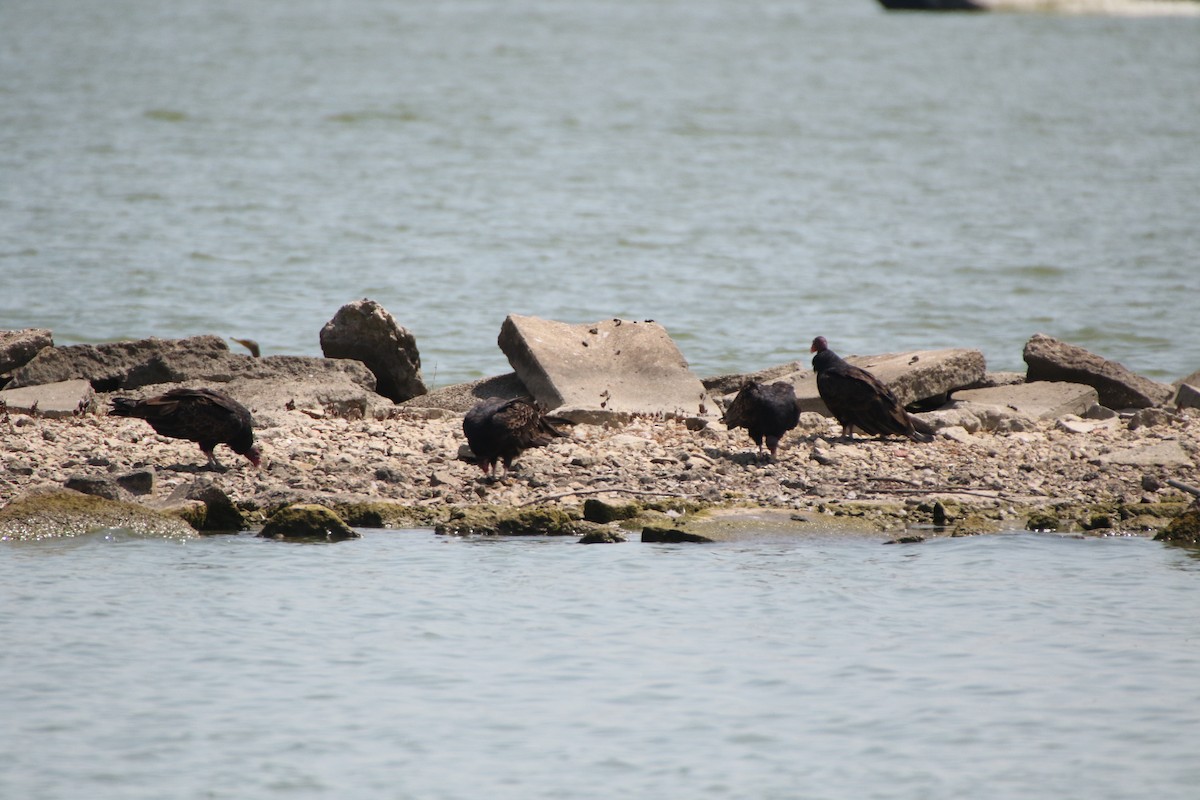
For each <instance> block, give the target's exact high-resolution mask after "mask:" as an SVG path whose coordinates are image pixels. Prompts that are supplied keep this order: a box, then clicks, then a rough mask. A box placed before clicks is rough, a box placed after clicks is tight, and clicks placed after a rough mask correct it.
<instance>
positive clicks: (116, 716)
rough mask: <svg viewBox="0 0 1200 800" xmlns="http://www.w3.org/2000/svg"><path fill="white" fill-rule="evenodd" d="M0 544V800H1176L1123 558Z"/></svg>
mask: <svg viewBox="0 0 1200 800" xmlns="http://www.w3.org/2000/svg"><path fill="white" fill-rule="evenodd" d="M364 534H365V538H363V539H362V540H359V541H355V542H348V543H344V544H340V545H332V546H305V545H288V544H282V543H277V542H267V541H263V540H259V539H255V538H253V537H250V536H238V537H215V538H206V539H200V540H193V541H188V542H186V543H180V542H169V541H160V540H143V539H138V538H130V537H128V536H126V535H122V534H120V533H114V532H110V533H109V534H108V535H104V534H96V535H93V536H89V537H85V538H82V539H76V540H65V541H47V542H41V543H26V544H12V543H9V544H5V545H3V546H2V547H0V601H2V605H3V608H4V609H5V613H4V614H3V615H2V616H0V639H2V640H3V641H4V643H5V644H4V647H3V648H0V670H2V671H3V674H4V675H5V680H4V685H3V688H2V689H0V704H2V706H3V714H2V715H0V718H2V719H3V723H2V727H3V730H4V731H5V740H6V741H7V742H8V745H7V746H6V747H5V748H4V752H3V753H2V754H0V796H4V797H21V798H30V800H57V799H58V798H62V799H63V800H74V798H78V797H88V798H94V799H95V800H107V799H108V798H113V800H117V799H118V798H119V800H137V798H147V799H148V798H161V797H172V798H178V799H179V800H189V799H190V798H244V797H256V798H327V797H328V798H333V797H339V798H340V797H361V798H397V799H399V798H422V799H425V798H447V799H449V798H455V799H457V798H463V799H464V800H466V799H467V798H478V797H494V798H514V800H516V799H517V798H521V799H522V800H524V799H528V798H610V797H630V798H651V797H654V798H659V797H695V798H702V797H703V798H722V797H739V798H744V797H754V798H831V799H833V798H896V799H907V798H911V799H912V800H918V798H919V799H920V800H936V799H938V798H946V799H947V800H950V799H951V798H963V797H988V798H998V799H999V798H1014V799H1015V798H1030V797H1055V798H1083V797H1087V798H1101V799H1103V798H1122V799H1125V798H1133V797H1156V798H1161V799H1162V800H1171V799H1172V798H1180V799H1182V798H1189V799H1190V798H1194V797H1195V787H1196V786H1197V785H1200V767H1198V766H1197V764H1196V761H1195V759H1194V758H1193V755H1194V742H1195V738H1196V734H1197V733H1200V688H1197V685H1196V682H1195V680H1194V676H1195V675H1196V671H1197V669H1198V668H1200V622H1198V621H1197V619H1196V615H1195V614H1194V613H1193V606H1194V604H1193V602H1192V601H1193V599H1194V596H1195V593H1196V591H1197V582H1198V581H1200V561H1197V560H1196V558H1195V556H1194V554H1192V553H1190V552H1188V551H1185V550H1179V549H1173V548H1170V547H1167V546H1164V545H1160V544H1157V543H1154V542H1150V541H1148V540H1143V539H1100V540H1095V539H1089V540H1079V539H1069V538H1058V537H1054V536H1045V535H1034V534H1009V535H997V536H990V537H981V538H968V539H942V540H933V541H930V542H927V543H925V544H922V545H917V546H904V545H901V546H891V547H888V546H883V545H882V544H881V543H880V541H879V540H878V539H875V538H872V537H863V538H860V537H845V536H842V537H835V536H824V535H814V536H810V537H806V538H794V539H778V538H761V539H750V540H747V541H742V542H739V543H730V544H720V545H712V546H707V545H706V546H664V545H644V544H640V543H637V542H630V543H627V544H622V545H610V546H593V547H581V546H578V545H577V544H575V543H574V540H573V539H572V540H566V539H552V540H531V539H518V540H497V539H457V538H449V537H438V536H435V535H434V534H433V533H432V532H429V531H406V532H389V531H364Z"/></svg>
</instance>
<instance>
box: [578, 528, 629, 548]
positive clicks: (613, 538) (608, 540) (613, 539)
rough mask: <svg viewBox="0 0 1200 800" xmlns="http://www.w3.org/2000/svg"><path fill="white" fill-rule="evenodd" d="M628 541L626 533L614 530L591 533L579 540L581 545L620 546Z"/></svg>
mask: <svg viewBox="0 0 1200 800" xmlns="http://www.w3.org/2000/svg"><path fill="white" fill-rule="evenodd" d="M624 541H627V539H626V536H625V534H624V533H622V532H621V531H618V530H613V529H612V528H605V529H603V530H595V531H589V532H587V533H585V534H584V535H583V536H582V537H580V539H579V543H580V544H619V543H621V542H624Z"/></svg>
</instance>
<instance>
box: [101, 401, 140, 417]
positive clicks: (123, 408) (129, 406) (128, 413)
mask: <svg viewBox="0 0 1200 800" xmlns="http://www.w3.org/2000/svg"><path fill="white" fill-rule="evenodd" d="M140 405H141V403H140V401H138V400H134V399H133V398H132V397H114V398H113V399H112V406H111V407H110V408H109V411H108V413H109V414H111V415H113V416H114V417H136V416H139V414H138V413H137V412H138V407H139V406H140Z"/></svg>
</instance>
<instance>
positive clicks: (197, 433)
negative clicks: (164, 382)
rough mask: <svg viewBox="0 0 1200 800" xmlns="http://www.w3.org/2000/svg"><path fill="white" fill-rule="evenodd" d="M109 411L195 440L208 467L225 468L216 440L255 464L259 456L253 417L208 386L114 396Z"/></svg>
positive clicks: (175, 437)
mask: <svg viewBox="0 0 1200 800" xmlns="http://www.w3.org/2000/svg"><path fill="white" fill-rule="evenodd" d="M109 413H111V414H112V415H113V416H117V417H137V418H138V419H144V420H146V422H149V423H150V427H152V428H154V430H155V432H156V433H159V434H162V435H163V436H169V437H170V438H172V439H187V440H189V441H192V442H196V443H198V444H199V445H200V449H201V450H202V451H203V452H204V455H206V456H208V464H207V466H208V467H209V468H211V469H216V470H224V469H225V467H223V466H222V465H221V463H220V462H219V461H217V457H216V456H215V455H213V449H214V448H215V447H216V446H217V445H219V444H227V445H229V447H230V449H231V450H233V452H235V453H237V454H238V455H240V456H245V457H246V458H248V459H249V460H250V463H251V464H253V465H254V466H256V467H257V466H258V465H259V463H260V462H261V459H262V454H261V453H260V452H259V449H258V446H257V445H255V444H254V421H253V419H251V417H250V412H249V411H247V410H246V407H245V406H243V405H242V404H241V403H239V402H238V401H236V400H234V399H233V398H232V397H229V396H228V395H225V394H222V393H221V392H217V391H213V390H212V389H186V388H184V389H172V390H171V391H169V392H167V393H165V394H160V395H158V396H157V397H150V398H147V399H146V400H134V399H133V398H130V397H116V398H113V401H112V410H111V411H110V412H109Z"/></svg>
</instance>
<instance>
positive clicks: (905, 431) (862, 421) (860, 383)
mask: <svg viewBox="0 0 1200 800" xmlns="http://www.w3.org/2000/svg"><path fill="white" fill-rule="evenodd" d="M812 352H813V353H816V355H814V356H813V360H812V364H813V369H814V370H816V372H817V392H819V393H820V395H821V399H822V400H824V401H825V405H826V406H828V407H829V411H830V413H831V414H833V416H834V417H835V418H836V419H837V421H838V422H840V423H841V424H842V435H843V436H846V437H848V438H850V439H853V438H854V429H855V428H856V427H857V428H860V429H862V431H863V432H864V433H870V434H874V435H875V436H887V435H888V434H895V435H897V436H907V437H908V438H910V439H912V440H913V441H914V442H928V441H932V440H933V436H932V430H931V429H930V427H929V426H928V425H926V424H925V423H924V422H922V421H921V420H919V419H916V418H914V417H913V416H912V415H911V414H909V413H908V412H907V411H905V410H904V406H902V405H900V401H899V400H897V399H896V395H895V394H894V393H893V392H892V390H891V389H889V388H888V387H887V385H886V384H884V382H883V381H881V380H879V379H878V378H876V377H875V376H874V375H872V374H871V373H869V372H867V371H866V370H865V369H862V368H861V367H856V366H854V365H853V364H848V363H846V361H845V360H844V359H843V358H842V357H841V356H839V355H838V354H837V353H835V352H833V351H832V350H830V349H829V343H828V342H827V341H825V337H824V336H818V337H817V338H815V339H813V343H812Z"/></svg>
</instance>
